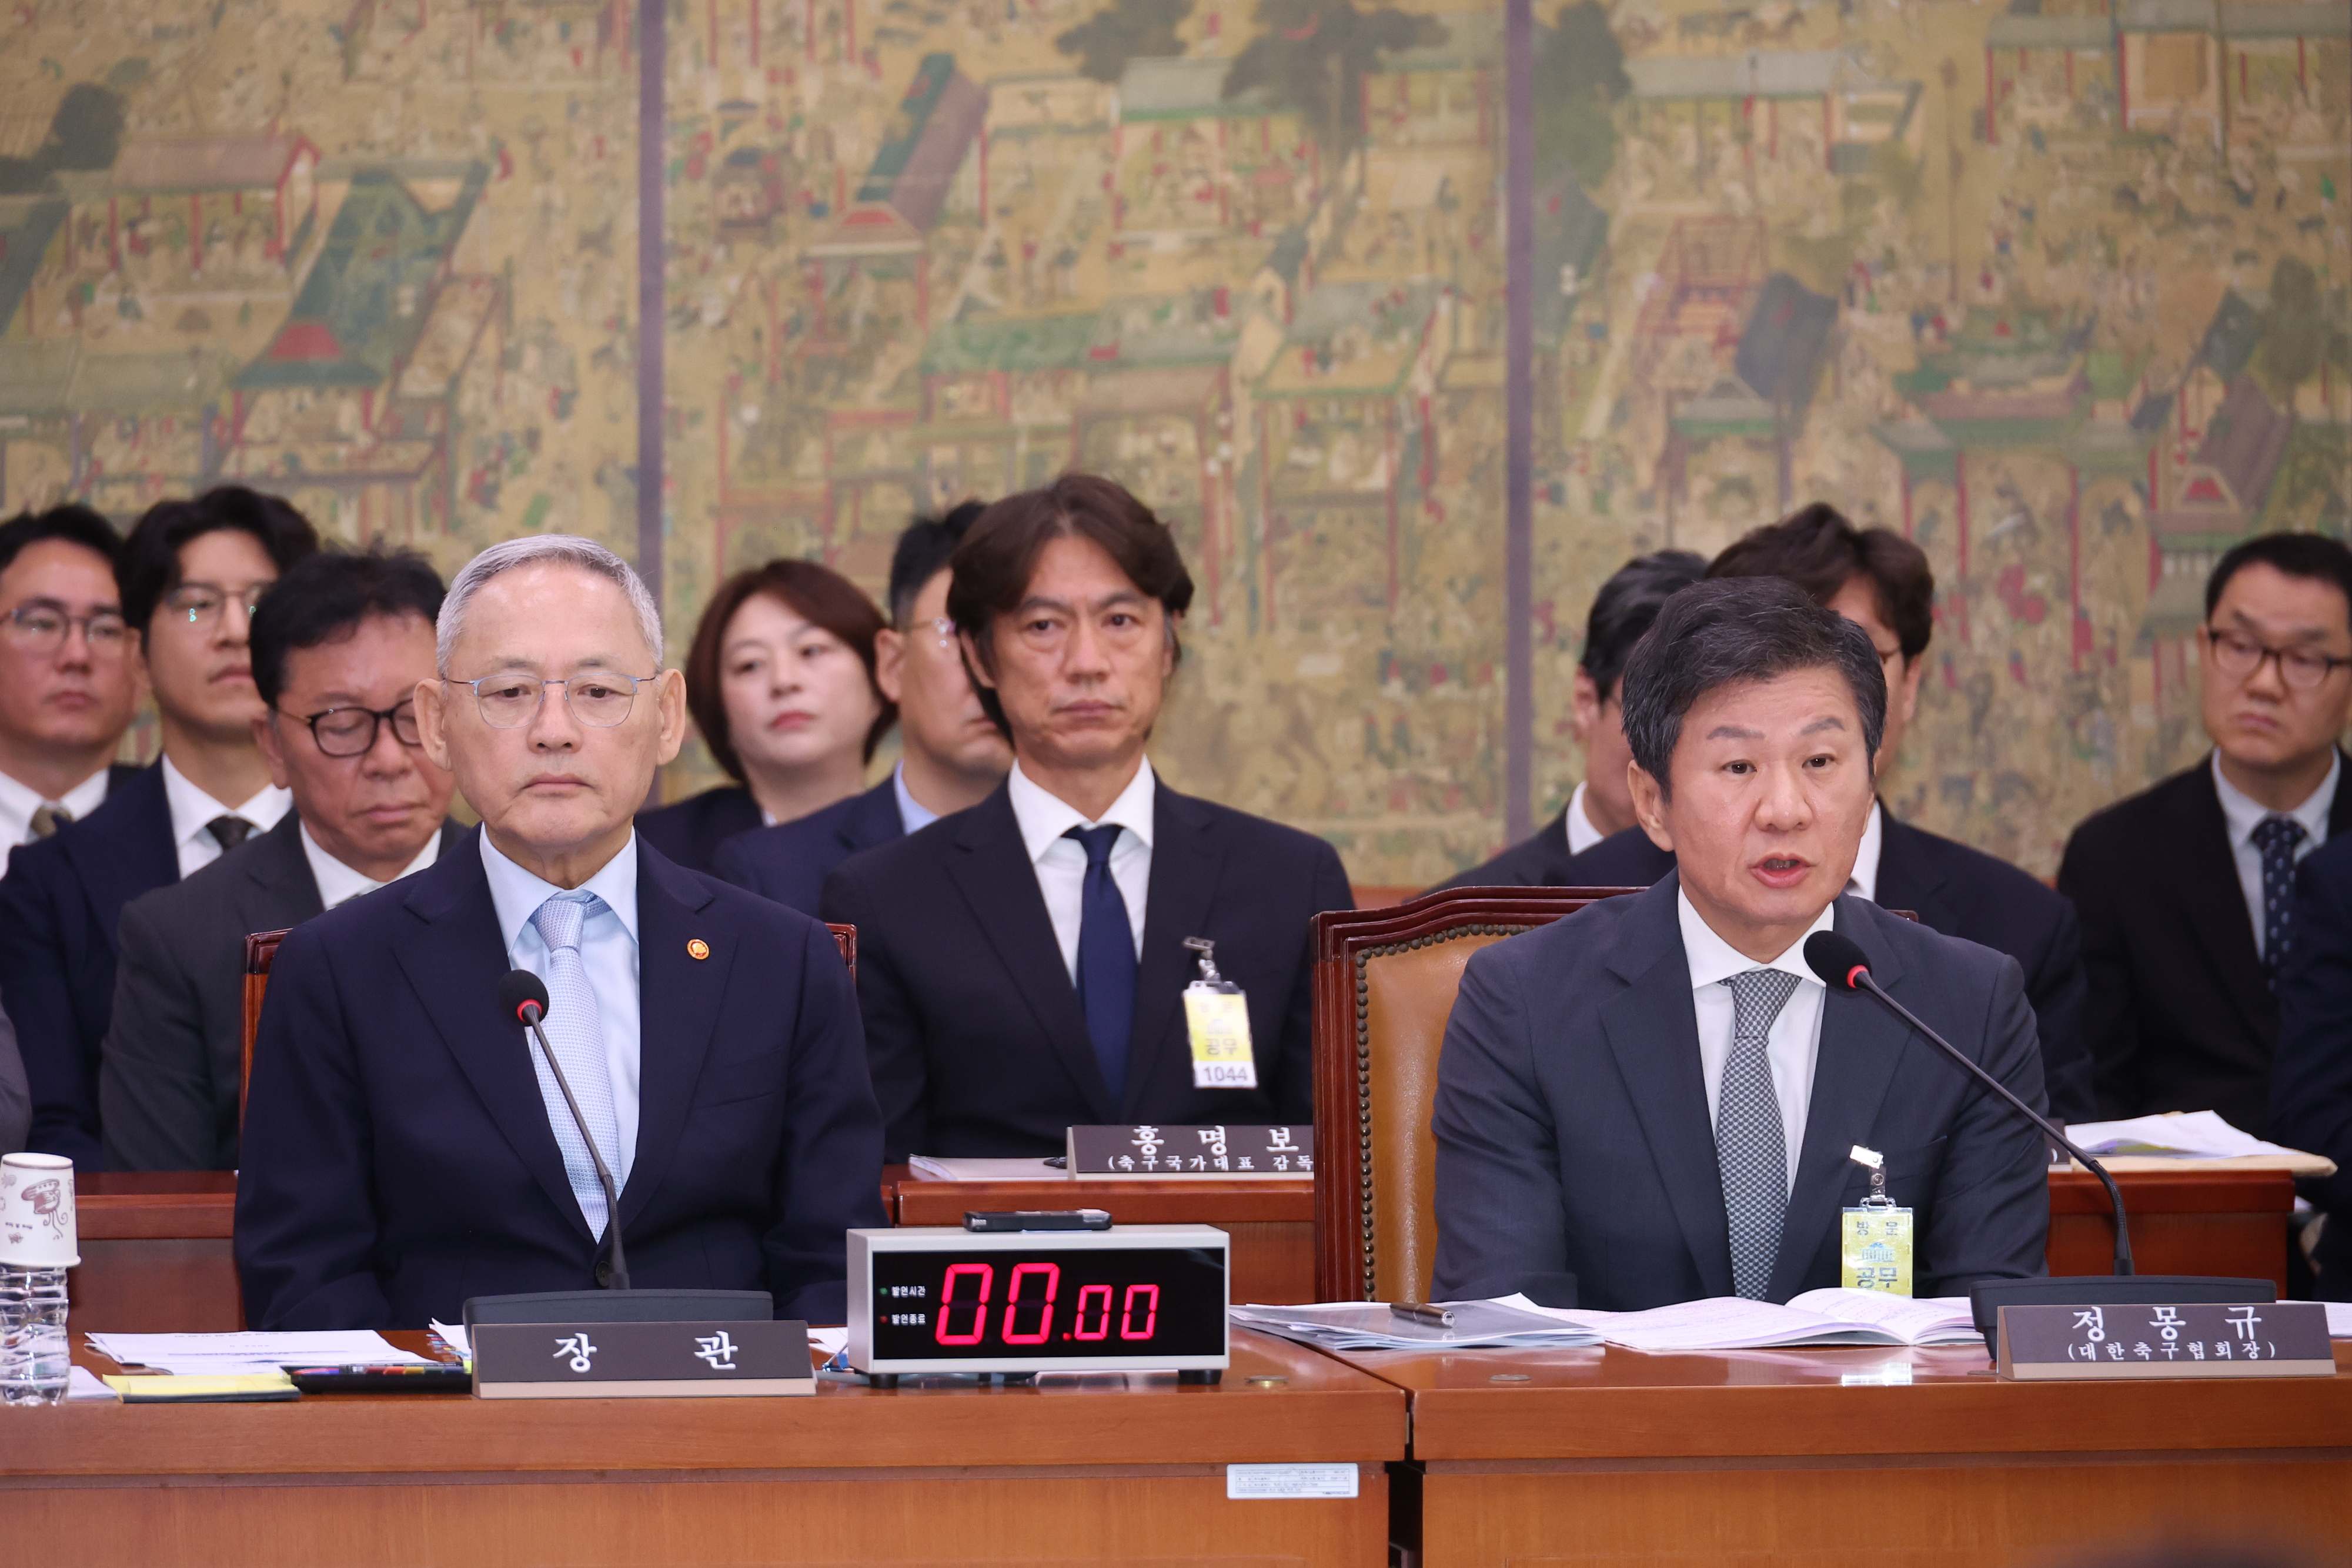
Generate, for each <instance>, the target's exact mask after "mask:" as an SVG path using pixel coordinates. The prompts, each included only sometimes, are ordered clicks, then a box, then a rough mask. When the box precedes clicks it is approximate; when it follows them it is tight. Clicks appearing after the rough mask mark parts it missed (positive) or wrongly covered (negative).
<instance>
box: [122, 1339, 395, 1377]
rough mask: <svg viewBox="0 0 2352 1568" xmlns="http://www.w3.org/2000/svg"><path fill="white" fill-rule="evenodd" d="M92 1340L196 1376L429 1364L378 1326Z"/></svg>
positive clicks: (135, 1360) (125, 1360) (131, 1358)
mask: <svg viewBox="0 0 2352 1568" xmlns="http://www.w3.org/2000/svg"><path fill="white" fill-rule="evenodd" d="M89 1343H91V1344H92V1345H94V1346H95V1347H97V1349H98V1350H99V1351H100V1352H101V1353H103V1354H107V1355H110V1356H111V1357H113V1358H114V1359H115V1360H116V1361H117V1362H119V1363H121V1364H123V1365H125V1366H147V1367H152V1368H154V1369H155V1370H156V1371H158V1372H173V1373H179V1374H183V1375H191V1376H229V1375H235V1374H238V1373H247V1372H276V1371H277V1370H278V1368H279V1367H282V1366H383V1365H389V1364H426V1363H427V1362H428V1361H429V1358H428V1357H425V1356H422V1355H415V1354H410V1353H409V1352H407V1351H404V1350H395V1349H394V1348H393V1344H392V1342H391V1341H389V1340H387V1339H385V1338H384V1337H383V1335H382V1334H380V1333H376V1332H375V1331H374V1330H373V1329H327V1330H319V1331H316V1332H310V1333H259V1332H255V1331H248V1332H246V1333H94V1334H92V1335H90V1336H89Z"/></svg>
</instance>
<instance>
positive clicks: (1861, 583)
mask: <svg viewBox="0 0 2352 1568" xmlns="http://www.w3.org/2000/svg"><path fill="white" fill-rule="evenodd" d="M1707 575H1708V576H1709V577H1711V578H1725V577H1779V578H1785V579H1787V580H1790V581H1791V582H1793V583H1795V584H1796V585H1797V586H1798V587H1799V588H1801V589H1803V590H1804V591H1806V592H1807V593H1809V594H1811V596H1812V598H1813V601H1814V602H1815V603H1817V604H1819V605H1822V607H1823V608H1825V609H1829V610H1834V611H1836V612H1838V613H1840V614H1841V615H1843V616H1844V617H1845V618H1846V619H1848V620H1849V621H1852V622H1854V623H1855V624H1856V625H1858V626H1860V627H1861V628H1862V629H1863V630H1864V632H1868V633H1869V634H1870V642H1871V645H1872V646H1873V647H1874V648H1875V649H1876V650H1877V651H1878V656H1879V659H1880V661H1881V662H1882V664H1884V665H1885V673H1886V736H1885V741H1884V742H1883V743H1882V744H1881V746H1880V749H1879V757H1880V759H1881V760H1880V766H1879V768H1878V777H1879V779H1880V787H1881V790H1882V792H1883V791H1884V789H1885V779H1886V778H1887V777H1888V775H1890V774H1891V773H1892V772H1893V771H1894V769H1895V762H1896V756H1895V753H1896V749H1897V747H1899V746H1900V745H1901V744H1902V739H1903V736H1904V732H1905V731H1906V729H1908V728H1909V727H1910V723H1911V718H1912V716H1913V714H1914V713H1915V712H1916V709H1917V706H1918V701H1919V678H1920V675H1921V674H1922V673H1923V672H1924V671H1925V670H1926V669H1927V640H1928V638H1929V636H1930V635H1931V634H1932V633H1933V632H1934V631H1935V600H1936V580H1935V576H1934V574H1933V572H1932V571H1931V570H1929V568H1928V565H1927V552H1925V551H1924V550H1922V549H1920V548H1919V547H1918V546H1917V545H1916V544H1913V543H1912V542H1911V541H1910V540H1909V539H1906V538H1903V537H1902V536H1901V535H1899V534H1895V533H1892V532H1889V531H1888V530H1887V529H1885V528H1855V527H1854V526H1853V524H1852V523H1850V522H1848V521H1847V520H1846V519H1845V518H1844V517H1841V516H1840V515H1839V514H1838V513H1837V512H1836V511H1835V510H1834V509H1832V508H1831V507H1825V506H1822V505H1820V504H1818V503H1816V504H1814V505H1812V506H1809V507H1804V508H1803V509H1801V510H1800V511H1798V512H1796V513H1794V514H1793V515H1791V516H1790V517H1787V518H1785V519H1784V520H1782V521H1780V522H1778V523H1774V524H1771V525H1769V526H1768V527H1765V528H1757V529H1755V530H1754V531H1752V532H1750V533H1748V534H1747V535H1745V536H1744V537H1742V538H1739V539H1738V540H1737V541H1735V542H1734V543H1733V544H1732V545H1731V547H1730V548H1729V549H1726V550H1725V551H1724V552H1723V553H1722V554H1721V555H1720V556H1717V558H1716V559H1715V563H1714V565H1712V566H1710V567H1709V568H1707ZM1673 869H1674V857H1673V856H1672V855H1670V854H1668V853H1667V852H1665V851H1664V850H1662V849H1660V848H1658V847H1657V846H1656V845H1655V844H1654V843H1652V842H1651V841H1650V838H1649V835H1648V834H1646V833H1644V832H1643V831H1640V830H1639V829H1634V830H1632V831H1627V832H1623V833H1619V834H1615V835H1613V836H1612V837H1611V838H1609V839H1606V840H1603V841H1601V843H1599V844H1596V845H1595V846H1593V847H1592V848H1591V849H1590V850H1588V851H1586V852H1583V853H1582V854H1580V855H1579V856H1578V857H1577V858H1576V859H1575V860H1573V861H1571V862H1569V863H1568V864H1567V865H1566V866H1564V867H1562V868H1561V870H1560V873H1559V876H1560V880H1559V885H1560V886H1563V887H1647V886H1648V885H1650V883H1654V882H1655V881H1657V880H1658V878H1660V877H1662V876H1664V875H1665V874H1666V873H1667V872H1669V871H1671V870H1673ZM1846 891H1847V892H1849V893H1853V894H1859V895H1860V896H1862V897H1864V898H1866V899H1869V900H1870V901H1871V902H1872V903H1874V904H1877V905H1878V906H1879V907H1880V908H1882V909H1907V910H1909V911H1911V912H1912V913H1913V914H1915V915H1918V917H1919V921H1920V924H1922V925H1926V926H1927V928H1928V929H1930V930H1933V931H1940V932H1942V933H1943V934H1944V935H1945V936H1958V937H1962V938H1965V939H1966V940H1968V941H1970V942H1975V943H1979V944H1980V945H1982V946H1987V947H1990V948H1992V949H1993V950H1994V951H1995V952H1998V953H2006V954H2008V955H2009V956H2011V957H2012V958H2014V959H2016V960H2017V962H2018V966H2019V967H2021V968H2022V969H2023V970H2024V971H2025V997H2026V1000H2027V1001H2029V1002H2031V1003H2032V1006H2033V1016H2034V1027H2035V1032H2036V1034H2037V1036H2038V1037H2039V1038H2040V1040H2041V1043H2042V1082H2043V1084H2044V1086H2045V1088H2046V1090H2047V1092H2048V1093H2049V1096H2050V1113H2051V1114H2052V1115H2053V1117H2055V1118H2057V1119H2058V1120H2059V1121H2061V1122H2084V1121H2088V1120H2090V1119H2091V1118H2092V1117H2093V1116H2094V1115H2095V1114H2096V1104H2095V1100H2094V1098H2093V1095H2092V1092H2091V1052H2090V1046H2089V1044H2088V1042H2087V1040H2086V1039H2085V1036H2084V1024H2083V1008H2084V996H2085V993H2086V991H2087V988H2088V987H2087V982H2086V980H2085V979H2084V972H2083V963H2082V956H2081V947H2082V944H2081V936H2080V933H2079V931H2078V928H2077V925H2076V923H2075V918H2074V906H2073V905H2072V904H2068V903H2067V901H2066V900H2065V899H2063V898H2061V897H2060V896H2059V895H2058V894H2054V893H2053V892H2051V891H2050V889H2048V888H2047V887H2045V886H2043V885H2042V883H2039V882H2037V881H2035V880H2034V879H2033V878H2032V877H2030V876H2028V875H2026V874H2025V873H2023V872H2021V871H2020V870H2018V869H2017V868H2016V867H2015V866H2013V865H2011V864H2010V863H2009V862H2006V861H2002V860H1997V859H1995V858H1994V857H1993V856H1991V855H1989V854H1986V853H1985V852H1983V851H1981V850H1977V849H1971V848H1969V846H1968V845H1966V844H1963V843H1960V842H1958V841H1955V840H1952V839H1947V838H1944V837H1942V836H1940V835H1938V834H1936V833H1931V832H1929V831H1927V830H1926V829H1925V828H1919V827H1915V826H1913V825H1912V824H1910V823H1908V822H1906V821H1902V820H1901V819H1900V818H1898V817H1896V816H1895V813H1894V812H1892V811H1890V810H1887V809H1886V808H1885V804H1884V803H1883V802H1881V803H1879V804H1877V805H1875V806H1874V808H1873V810H1872V812H1871V817H1870V821H1869V822H1868V823H1866V824H1865V825H1864V829H1863V835H1862V846H1861V848H1860V850H1859V851H1858V852H1857V853H1856V854H1855V857H1854V867H1853V883H1852V884H1851V885H1850V886H1849V887H1848V888H1847V889H1846Z"/></svg>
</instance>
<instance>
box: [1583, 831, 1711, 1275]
mask: <svg viewBox="0 0 2352 1568" xmlns="http://www.w3.org/2000/svg"><path fill="white" fill-rule="evenodd" d="M1680 886H1681V882H1680V879H1679V878H1678V877H1676V876H1674V875H1672V874H1669V875H1668V876H1667V877H1666V879H1665V880H1664V881H1663V882H1661V883H1657V884H1656V885H1654V886H1653V887H1652V888H1650V889H1649V890H1648V891H1647V892H1644V893H1641V894H1634V895H1633V899H1634V903H1635V913H1634V915H1633V917H1632V918H1631V919H1629V920H1628V921H1627V922H1626V923H1625V927H1624V929H1623V930H1622V932H1621V933H1620V935H1619V936H1618V940H1617V943H1616V951H1615V953H1614V954H1613V955H1612V957H1611V958H1610V960H1609V967H1610V968H1611V970H1612V972H1613V973H1615V975H1616V976H1617V977H1618V978H1619V979H1621V980H1622V981H1624V982H1625V989H1624V990H1622V991H1621V992H1619V993H1618V994H1617V995H1616V996H1614V997H1612V998H1610V999H1609V1000H1608V1001H1605V1002H1603V1003H1602V1004H1601V1008H1600V1017H1601V1031H1602V1033H1603V1034H1605V1035H1606V1036H1607V1037H1608V1040H1609V1048H1610V1050H1611V1051H1612V1052H1613V1053H1614V1054H1615V1056H1616V1059H1617V1071H1618V1072H1619V1074H1620V1075H1621V1076H1622V1078H1623V1079H1624V1081H1625V1091H1626V1093H1627V1094H1628V1095H1629V1096H1630V1097H1631V1098H1632V1100H1633V1113H1634V1115H1635V1116H1636V1117H1638V1118H1639V1119H1640V1121H1641V1124H1642V1134H1643V1137H1644V1138H1645V1139H1646V1140H1647V1141H1648V1143H1649V1145H1650V1157H1651V1160H1652V1162H1653V1164H1654V1166H1656V1168H1657V1176H1658V1180H1659V1182H1660V1184H1661V1185H1662V1186H1664V1187H1665V1189H1666V1200H1667V1202H1668V1203H1669V1204H1670V1205H1671V1206H1672V1207H1673V1208H1674V1211H1675V1223H1676V1224H1678V1225H1679V1226H1680V1227H1681V1228H1682V1233H1683V1240H1684V1242H1685V1245H1687V1246H1688V1247H1689V1249H1690V1254H1691V1260H1692V1262H1693V1263H1695V1264H1696V1266H1697V1269H1698V1277H1699V1280H1700V1281H1701V1282H1702V1284H1703V1285H1704V1286H1705V1291H1704V1293H1705V1294H1706V1295H1709V1296H1727V1295H1729V1294H1731V1291H1732V1286H1731V1232H1730V1226H1729V1223H1728V1222H1727V1220H1726V1219H1725V1218H1724V1209H1723V1177H1722V1174H1721V1170H1720V1167H1718V1166H1717V1164H1716V1158H1715V1133H1714V1129H1713V1128H1711V1127H1709V1126H1708V1125H1707V1120H1706V1077H1705V1074H1704V1072H1703V1071H1702V1070H1701V1069H1700V1066H1699V1059H1698V1014H1697V1012H1696V1009H1694V1007H1693V1006H1692V1003H1691V986H1690V965H1689V962H1688V961H1687V959H1686V958H1685V956H1684V954H1683V938H1682V931H1681V929H1680V927H1679V925H1677V924H1676V921H1675V893H1676V892H1677V890H1678V889H1679V888H1680Z"/></svg>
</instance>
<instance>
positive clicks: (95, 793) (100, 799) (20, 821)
mask: <svg viewBox="0 0 2352 1568" xmlns="http://www.w3.org/2000/svg"><path fill="white" fill-rule="evenodd" d="M109 778H110V775H109V774H108V772H107V770H106V769H105V768H100V769H99V770H98V771H97V772H95V773H93V774H91V775H90V776H89V778H87V779H83V780H82V781H81V782H80V783H79V784H77V785H75V786H74V787H73V788H72V789H68V790H67V791H66V792H65V794H64V795H63V796H62V797H60V798H59V799H58V800H50V799H49V798H48V797H47V795H44V794H42V793H41V792H40V791H39V790H37V789H31V788H28V787H27V786H26V785H24V784H21V783H19V782H17V781H16V779H12V778H10V777H9V776H8V775H7V774H5V773H0V845H5V846H6V847H7V848H8V849H12V850H13V849H15V848H16V846H17V845H18V844H29V843H31V842H32V841H33V813H34V812H36V811H37V810H40V809H41V808H42V807H44V806H63V807H64V808H65V809H66V810H68V811H70V812H72V813H73V820H74V821H77V822H79V821H81V820H82V819H83V818H84V817H87V816H89V814H90V813H91V812H92V811H95V810H98V809H99V807H100V806H102V805H104V804H105V803H106V786H107V781H108V779H109ZM0 859H5V856H0Z"/></svg>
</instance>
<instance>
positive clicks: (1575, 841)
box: [1568, 784, 1607, 855]
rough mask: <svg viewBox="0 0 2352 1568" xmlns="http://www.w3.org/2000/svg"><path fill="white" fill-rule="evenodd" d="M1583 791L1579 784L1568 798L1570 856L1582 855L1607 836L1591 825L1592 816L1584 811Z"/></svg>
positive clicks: (1583, 787) (1582, 786) (1583, 788)
mask: <svg viewBox="0 0 2352 1568" xmlns="http://www.w3.org/2000/svg"><path fill="white" fill-rule="evenodd" d="M1585 789H1586V786H1584V785H1582V784H1579V785H1578V786H1577V787H1576V793H1575V794H1573V795H1570V797H1569V798H1568V852H1569V853H1570V854H1572V855H1580V854H1582V853H1583V852H1585V851H1587V850H1589V849H1591V847H1592V846H1593V845H1595V844H1597V843H1599V842H1600V841H1601V840H1602V839H1603V838H1604V837H1606V836H1607V835H1605V834H1604V833H1602V832H1601V830H1600V829H1599V828H1596V827H1594V826H1593V825H1592V815H1591V812H1589V811H1587V810H1585V809H1584V791H1585Z"/></svg>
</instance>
